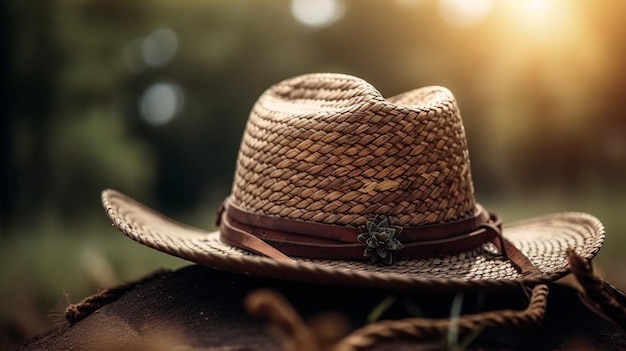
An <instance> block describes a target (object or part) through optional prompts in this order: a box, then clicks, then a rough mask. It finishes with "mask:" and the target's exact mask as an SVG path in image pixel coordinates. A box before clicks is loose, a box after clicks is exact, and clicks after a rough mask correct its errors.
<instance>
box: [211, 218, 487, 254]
mask: <svg viewBox="0 0 626 351" xmlns="http://www.w3.org/2000/svg"><path fill="white" fill-rule="evenodd" d="M403 233H404V232H403ZM264 235H265V236H264ZM280 235H283V236H284V239H282V240H281V239H277V237H279V236H280ZM496 236H497V235H496V234H495V233H493V232H492V231H491V230H489V228H480V229H478V230H475V231H473V232H470V233H465V234H462V235H458V236H455V237H448V238H444V239H437V240H427V241H419V242H412V243H404V242H403V245H404V248H402V250H400V251H399V253H398V255H399V257H398V259H403V258H404V259H407V258H427V257H432V256H436V255H440V254H446V253H452V252H460V251H466V250H471V249H473V248H475V247H478V246H480V245H481V244H484V243H485V242H488V241H492V240H494V238H495V237H496ZM295 238H296V237H293V236H292V235H290V233H281V232H277V231H272V230H267V229H261V228H258V227H251V226H248V225H245V224H242V223H239V222H233V221H232V219H231V218H229V217H228V216H226V215H225V216H224V218H222V223H221V239H222V241H224V242H226V243H228V244H231V245H234V246H237V247H240V248H243V249H247V250H250V251H254V252H256V253H258V254H261V255H265V256H268V257H272V258H275V259H277V260H281V261H290V260H291V259H289V257H287V255H289V256H296V257H305V258H317V259H345V260H366V259H368V258H367V257H366V256H364V255H363V250H364V248H365V246H364V245H363V244H359V243H350V244H348V243H337V242H335V243H329V242H319V241H315V240H309V241H306V239H305V240H304V241H296V240H295Z"/></svg>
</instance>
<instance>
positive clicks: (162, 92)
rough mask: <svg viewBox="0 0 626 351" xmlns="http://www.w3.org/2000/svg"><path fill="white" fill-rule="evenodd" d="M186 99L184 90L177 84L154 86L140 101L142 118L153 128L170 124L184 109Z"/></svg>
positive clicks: (147, 90)
mask: <svg viewBox="0 0 626 351" xmlns="http://www.w3.org/2000/svg"><path fill="white" fill-rule="evenodd" d="M184 97H185V96H184V94H183V91H182V89H181V88H180V87H179V86H178V85H176V84H172V83H156V84H153V85H151V86H150V87H149V88H148V89H146V91H145V92H144V94H143V95H142V97H141V100H140V101H139V111H140V113H141V117H143V119H144V120H145V121H146V122H148V123H149V124H150V125H153V126H160V125H163V124H165V123H167V122H170V121H171V120H173V119H174V117H176V114H178V112H179V111H180V110H181V109H182V107H183V102H184Z"/></svg>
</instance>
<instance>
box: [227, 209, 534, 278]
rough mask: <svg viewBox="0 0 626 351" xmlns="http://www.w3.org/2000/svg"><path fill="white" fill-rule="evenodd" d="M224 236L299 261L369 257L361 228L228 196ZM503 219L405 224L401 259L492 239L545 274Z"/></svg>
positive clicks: (525, 270)
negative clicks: (260, 210)
mask: <svg viewBox="0 0 626 351" xmlns="http://www.w3.org/2000/svg"><path fill="white" fill-rule="evenodd" d="M217 224H218V225H219V226H220V239H221V240H222V241H223V242H225V243H228V244H230V245H233V246H236V247H239V248H242V249H245V250H249V251H252V252H255V253H257V254H260V255H263V256H267V257H271V258H273V259H275V260H278V261H284V262H294V260H293V259H292V258H290V257H289V256H295V257H304V258H315V259H335V260H365V259H367V257H366V256H364V253H363V252H364V248H365V245H364V244H362V243H360V242H359V241H358V239H357V238H358V236H359V234H361V231H360V230H359V229H358V228H354V227H348V226H338V225H330V224H322V223H316V222H306V221H298V220H292V219H286V218H281V217H276V216H267V215H262V214H257V213H252V212H248V211H246V210H244V209H242V208H240V207H238V206H236V205H234V204H233V203H230V202H229V201H228V199H226V200H225V201H224V203H223V206H222V207H221V208H220V210H219V212H218V217H217ZM501 228H502V221H501V220H500V218H499V217H498V216H497V215H495V214H490V213H488V212H487V211H485V210H484V209H483V208H482V207H480V206H478V207H477V211H476V214H475V215H474V216H473V217H470V218H468V219H464V220H460V221H456V222H449V223H443V224H434V225H424V226H417V227H403V228H402V232H401V234H400V236H399V237H398V238H397V239H398V240H399V241H400V242H401V243H402V246H403V248H402V249H401V250H399V251H397V252H395V251H394V254H395V255H397V256H398V259H422V258H428V257H433V256H437V255H445V254H451V253H455V252H463V251H467V250H471V249H473V248H476V247H478V246H480V245H482V244H484V243H487V242H492V243H493V244H494V245H495V246H496V247H497V248H498V249H499V250H500V252H501V253H502V254H503V255H504V256H505V257H506V258H507V259H509V260H510V261H511V262H512V263H513V265H514V266H516V268H517V269H518V271H519V272H520V273H521V274H524V275H530V274H541V270H540V269H539V268H538V267H536V266H535V265H534V264H533V263H532V262H531V261H530V260H529V259H528V258H527V257H526V256H525V255H524V254H523V253H522V252H520V251H519V250H518V249H517V248H516V247H515V246H514V245H513V244H511V243H510V242H509V241H508V240H506V239H505V238H504V237H503V236H502V230H501Z"/></svg>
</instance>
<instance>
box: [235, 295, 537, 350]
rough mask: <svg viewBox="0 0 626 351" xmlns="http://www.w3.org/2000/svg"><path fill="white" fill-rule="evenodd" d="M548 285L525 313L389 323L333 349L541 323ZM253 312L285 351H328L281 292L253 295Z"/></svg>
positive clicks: (250, 298) (350, 337)
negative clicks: (452, 330) (269, 327)
mask: <svg viewBox="0 0 626 351" xmlns="http://www.w3.org/2000/svg"><path fill="white" fill-rule="evenodd" d="M547 303H548V286H547V285H544V284H540V285H537V286H535V288H534V289H533V292H532V296H531V298H530V302H529V304H528V307H527V308H526V309H524V310H520V311H518V310H500V311H490V312H483V313H478V314H473V315H463V316H460V317H458V318H441V319H427V318H407V319H403V320H387V321H381V322H377V323H373V324H370V325H367V326H365V327H363V328H361V329H358V330H356V331H354V332H352V333H351V334H349V335H348V336H346V337H345V338H343V339H342V340H340V341H339V342H338V343H336V344H335V345H333V346H332V347H331V348H330V349H332V350H335V351H358V350H364V349H367V348H369V347H372V346H374V345H376V344H377V343H379V342H381V341H384V340H389V339H395V338H401V337H410V338H414V339H418V340H426V339H432V338H434V337H437V336H440V335H443V334H445V333H446V332H448V330H450V328H452V327H456V328H457V329H458V332H459V333H467V332H469V331H471V330H473V329H476V328H512V327H522V326H528V325H535V324H539V323H540V322H541V321H542V319H543V316H544V314H545V312H546V308H547ZM246 308H247V310H248V312H249V313H251V314H253V315H255V316H257V317H262V318H265V319H268V320H270V321H271V322H272V324H273V327H274V331H275V336H276V337H277V338H278V339H279V340H280V341H281V344H282V346H283V348H284V350H289V351H291V350H307V351H319V350H323V349H327V348H324V347H321V346H322V345H321V343H319V342H318V340H316V338H315V334H314V333H312V332H311V330H310V328H309V327H308V326H307V325H306V324H305V323H304V321H303V320H302V318H301V317H300V316H299V315H298V313H297V312H296V311H295V310H294V308H293V307H292V306H291V305H290V304H289V302H288V301H287V300H286V299H285V298H284V297H283V296H282V295H280V294H279V293H277V292H274V291H268V290H259V291H254V292H252V293H251V294H250V295H249V296H248V297H247V298H246Z"/></svg>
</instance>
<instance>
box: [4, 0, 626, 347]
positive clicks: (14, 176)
mask: <svg viewBox="0 0 626 351" xmlns="http://www.w3.org/2000/svg"><path fill="white" fill-rule="evenodd" d="M544 2H545V3H549V4H552V5H551V6H560V8H557V11H554V13H547V14H545V13H544V14H542V13H539V12H537V13H531V17H529V18H523V16H522V15H523V13H521V12H520V11H522V10H521V9H520V8H517V9H516V8H515V7H511V6H514V5H511V4H509V5H507V4H508V2H507V1H504V0H503V1H494V2H493V3H492V8H491V11H490V12H489V13H488V14H486V16H485V17H484V18H482V19H481V20H480V21H478V22H476V23H475V24H474V25H472V26H454V25H452V24H450V23H448V22H446V21H445V20H444V19H445V16H442V12H441V7H440V3H442V1H436V0H422V1H417V0H415V1H408V0H404V1H399V0H398V1H393V2H392V1H390V2H381V1H356V0H350V1H348V0H345V1H339V2H337V4H339V5H340V6H341V7H342V8H343V12H342V16H340V18H338V20H337V21H336V22H334V23H331V24H329V25H328V26H320V27H318V28H314V27H307V26H305V25H302V24H301V23H299V22H298V21H297V20H296V19H295V18H294V16H293V15H292V13H291V10H290V5H291V2H289V1H251V0H248V1H227V0H221V1H193V0H186V1H182V2H172V1H165V0H153V1H138V0H131V1H128V0H127V1H121V0H91V1H86V0H71V1H60V0H50V1H43V2H38V1H34V0H23V1H19V2H18V1H5V2H3V5H4V6H3V9H4V10H5V11H2V15H0V16H2V17H1V20H0V22H2V23H3V24H4V26H3V28H4V29H5V31H3V32H2V36H3V37H2V39H3V40H2V45H3V46H2V47H3V49H4V50H3V52H4V53H5V54H4V55H2V56H3V59H2V65H1V69H2V72H3V75H4V76H5V77H6V79H3V83H2V84H3V87H4V88H6V89H3V91H4V92H5V93H4V94H3V97H2V99H3V104H4V107H3V112H4V114H5V116H3V118H2V122H1V123H2V124H1V126H0V127H1V128H0V145H1V147H2V148H1V150H0V162H1V167H2V173H1V176H2V179H1V180H2V181H1V182H0V239H1V240H2V247H1V248H0V255H1V257H2V260H3V264H2V268H0V282H1V285H0V298H1V299H0V300H1V301H3V303H2V304H1V305H0V313H2V314H1V315H0V317H2V318H0V323H2V324H0V329H2V328H4V329H6V330H8V331H11V330H13V331H14V334H15V335H18V336H17V337H19V336H24V335H31V334H32V333H35V332H40V331H42V330H44V329H45V328H47V327H49V326H50V324H49V323H47V322H45V321H42V320H41V319H37V317H36V316H42V315H44V314H45V313H42V311H46V310H48V309H50V307H51V306H52V305H54V304H55V303H56V301H57V300H58V299H59V298H61V296H62V292H64V291H65V292H69V293H71V295H72V296H73V300H74V301H75V300H77V299H79V298H81V297H83V296H84V295H86V294H89V293H90V292H92V291H93V290H94V289H95V288H96V287H98V286H103V285H107V284H114V283H116V282H118V281H119V280H121V279H131V278H136V277H137V276H139V275H141V274H143V273H146V272H148V271H150V270H152V269H156V268H158V267H161V266H166V267H175V266H179V265H181V264H184V262H182V261H180V260H177V259H173V258H169V257H167V256H166V255H163V254H158V253H156V252H152V251H151V250H148V249H146V248H143V247H141V246H140V245H137V244H134V243H132V242H130V241H129V240H127V239H125V238H124V237H123V236H122V235H121V234H119V233H117V232H116V231H115V230H113V229H111V228H110V226H109V223H108V221H107V219H106V217H105V216H104V214H103V212H102V210H101V208H100V204H99V193H100V191H101V190H102V189H105V188H109V187H112V188H116V189H119V190H121V191H123V192H125V193H128V194H129V195H131V196H133V197H136V198H138V199H141V200H142V201H144V202H146V203H149V204H151V205H152V206H154V207H156V208H157V209H160V210H162V211H165V212H166V213H168V214H170V215H172V216H173V217H175V218H177V219H180V220H183V221H186V222H189V223H192V224H195V225H197V226H201V227H205V228H210V227H211V225H212V222H213V215H212V213H213V212H214V208H215V206H216V204H217V203H218V202H219V201H220V200H221V199H222V198H223V197H225V196H226V195H227V194H228V193H229V190H230V182H231V177H232V173H233V170H234V165H235V158H236V154H237V149H238V146H239V140H240V136H241V133H242V130H243V126H244V124H245V121H246V119H247V114H248V111H249V110H250V108H251V106H252V104H253V103H254V101H255V99H256V98H257V97H258V96H259V94H260V93H261V92H262V91H263V90H264V89H265V88H267V87H268V86H270V85H271V84H273V83H275V82H277V81H279V80H282V79H285V78H288V77H291V76H294V75H297V74H302V73H307V72H326V71H332V72H341V73H347V74H353V75H356V76H359V77H361V78H363V79H365V80H367V81H369V82H371V83H372V84H373V85H374V86H376V87H377V88H378V89H379V90H380V91H381V92H382V93H383V94H384V95H386V96H391V95H395V94H398V93H400V92H403V91H406V90H410V89H414V88H417V87H420V86H424V85H432V84H437V85H444V86H446V87H448V88H449V89H451V90H452V91H453V92H454V94H455V95H456V96H457V98H458V101H459V106H460V108H461V111H462V113H463V116H464V122H465V125H466V131H467V135H468V139H469V145H470V154H471V158H472V171H473V174H474V180H475V187H476V191H477V197H478V198H479V200H480V201H482V202H484V203H486V204H489V206H490V208H497V209H499V211H500V212H502V213H503V214H504V215H505V218H506V219H516V218H522V217H525V216H529V215H536V214H541V213H545V212H552V211H559V210H582V211H588V212H591V213H594V214H596V215H597V216H599V217H600V218H601V219H602V220H603V221H604V222H605V223H606V227H607V247H606V248H605V249H603V251H602V252H601V254H600V256H599V262H600V264H601V269H604V271H605V272H606V275H607V277H609V279H610V280H612V281H613V282H615V283H616V284H617V285H618V286H619V285H620V284H621V286H622V287H625V286H626V278H624V277H623V274H622V273H621V270H622V269H623V267H624V266H625V265H626V259H624V258H623V253H622V248H623V245H624V244H625V243H626V237H625V236H624V234H623V233H624V231H625V230H626V228H625V227H626V224H625V222H624V220H623V219H622V213H623V212H624V209H626V186H625V184H624V181H623V179H624V177H625V176H626V162H624V161H625V160H626V119H625V118H624V117H623V112H622V111H624V108H625V107H626V106H624V104H626V99H624V97H623V96H622V95H623V89H622V82H623V81H624V80H625V78H626V66H624V65H623V62H624V60H625V59H626V42H625V41H624V40H623V38H622V35H621V33H623V31H624V29H625V28H624V23H626V22H625V21H624V18H623V17H624V14H626V3H625V2H622V1H617V0H608V1H603V2H590V1H585V0H571V1H557V0H547V1H544ZM520 3H521V2H520ZM554 4H556V5H554ZM507 6H508V7H507ZM544 15H545V16H548V15H549V16H553V18H548V19H547V20H546V21H544V23H540V22H539V20H541V16H544ZM533 16H534V17H533ZM533 26H534V27H533ZM542 26H543V27H542ZM150 55H152V56H150ZM155 55H156V56H155ZM157 83H161V84H163V85H162V86H165V87H166V88H168V89H170V90H167V89H166V90H162V91H161V92H162V94H166V95H163V96H161V98H160V99H157V100H155V101H156V102H155V101H152V102H151V103H152V104H156V105H154V106H152V107H150V108H153V109H154V111H157V112H159V111H161V112H163V111H165V110H167V108H170V107H172V106H170V105H171V104H170V105H167V104H165V105H159V103H161V104H163V103H164V102H163V101H165V100H164V98H165V97H167V98H170V99H174V101H175V102H176V104H177V105H176V106H174V107H175V108H174V107H172V108H174V109H173V111H174V113H173V115H172V116H170V117H173V119H172V120H171V121H166V122H164V123H161V124H158V125H155V124H154V123H149V120H147V119H146V118H144V117H145V115H142V111H144V112H145V110H144V109H143V108H144V107H145V106H144V107H142V106H143V105H142V104H145V103H146V101H151V100H146V99H147V98H146V96H147V94H146V92H147V91H148V90H149V89H150V87H154V86H155V84H157ZM174 88H175V89H174ZM172 91H173V92H174V93H172ZM167 94H169V95H167ZM172 94H173V95H172ZM177 94H178V95H177ZM168 101H169V100H168ZM163 113H165V112H163ZM144 114H145V113H144ZM107 277H108V278H107ZM74 296H75V297H74ZM16 301H18V302H16ZM20 301H21V302H20ZM24 306H31V310H30V314H29V313H22V314H20V315H21V316H22V317H20V318H22V319H23V320H20V319H19V318H17V317H16V312H15V309H16V308H20V309H21V310H22V311H24V310H28V308H26V307H24ZM33 306H34V307H33ZM24 316H26V317H24ZM4 334H7V335H8V334H9V332H5V333H4ZM4 334H3V335H4ZM17 337H16V338H17ZM0 346H1V345H0Z"/></svg>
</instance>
